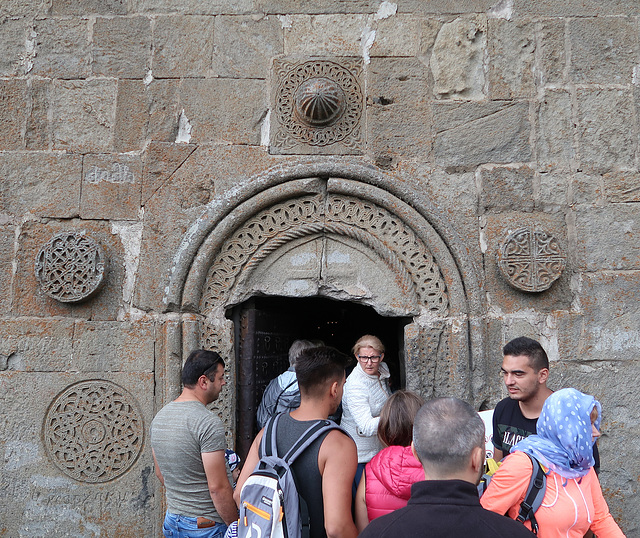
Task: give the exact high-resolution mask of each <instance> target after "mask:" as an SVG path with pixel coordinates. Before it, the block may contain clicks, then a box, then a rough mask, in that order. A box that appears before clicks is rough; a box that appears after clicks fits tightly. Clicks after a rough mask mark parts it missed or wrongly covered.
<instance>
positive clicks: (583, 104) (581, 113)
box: [577, 89, 638, 172]
mask: <svg viewBox="0 0 640 538" xmlns="http://www.w3.org/2000/svg"><path fill="white" fill-rule="evenodd" d="M577 101H578V111H577V125H578V140H579V141H578V144H579V149H578V151H579V159H580V162H581V163H582V165H583V166H586V167H588V168H590V169H592V170H594V171H604V172H608V171H610V170H611V169H612V168H623V169H625V168H626V169H633V168H634V167H635V160H634V156H635V153H636V151H637V149H638V137H637V135H636V134H635V132H634V131H635V125H634V122H633V112H634V107H633V100H632V97H631V95H630V93H629V92H627V91H626V90H619V89H612V90H591V89H578V90H577Z"/></svg>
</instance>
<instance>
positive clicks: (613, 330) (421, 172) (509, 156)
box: [0, 0, 640, 537]
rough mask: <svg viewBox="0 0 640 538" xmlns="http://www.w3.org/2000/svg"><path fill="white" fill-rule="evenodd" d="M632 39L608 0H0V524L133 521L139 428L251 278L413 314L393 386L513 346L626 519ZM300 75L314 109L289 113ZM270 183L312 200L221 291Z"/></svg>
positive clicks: (635, 59) (52, 528)
mask: <svg viewBox="0 0 640 538" xmlns="http://www.w3.org/2000/svg"><path fill="white" fill-rule="evenodd" d="M639 31H640V3H638V2H635V1H631V0H579V1H578V0H562V1H560V0H544V1H542V0H538V1H536V2H532V1H529V0H502V1H497V0H465V1H461V0H455V1H454V0H430V1H428V2H424V1H415V0H402V1H398V2H397V3H391V2H380V1H375V2H364V1H361V0H349V1H338V0H317V1H315V2H294V1H287V0H273V1H267V0H242V1H235V2H230V1H222V0H219V1H204V0H184V1H182V2H175V1H173V0H171V1H169V0H126V1H125V0H106V1H104V0H100V1H98V0H89V1H84V2H80V1H75V0H47V1H44V0H39V1H31V0H5V1H3V2H1V3H0V123H1V125H2V129H0V269H1V270H0V290H2V292H1V293H0V330H1V335H2V337H1V338H0V387H1V389H2V390H0V401H1V407H0V409H2V414H3V417H4V420H3V421H2V424H1V425H0V433H1V435H0V449H1V451H2V453H3V458H2V459H1V460H0V505H1V506H2V507H3V509H2V510H1V511H0V536H8V537H9V536H10V537H15V536H52V535H57V536H66V535H73V536H134V535H135V536H157V535H159V534H160V526H159V524H160V521H161V514H162V512H163V492H162V490H161V488H160V487H159V485H158V482H157V480H156V479H155V477H154V476H153V465H152V459H151V455H150V452H151V451H150V447H149V443H148V436H147V433H148V428H149V424H150V421H151V419H152V417H153V415H154V413H155V412H156V411H157V409H158V408H159V407H161V406H162V405H164V404H165V403H166V402H167V401H169V400H170V399H171V398H172V397H174V396H175V394H176V393H177V392H178V391H179V370H180V364H181V363H180V361H181V360H182V359H183V357H184V356H185V355H184V351H185V350H189V349H190V348H192V347H194V346H196V345H201V344H202V345H204V344H206V345H209V346H212V347H216V348H218V349H220V350H221V351H223V352H224V353H225V354H226V355H227V356H229V357H233V353H234V341H233V338H234V337H233V330H232V329H233V325H232V323H231V321H229V320H227V319H226V318H225V317H224V309H225V308H226V307H228V306H232V305H233V304H237V303H238V302H239V301H241V300H243V299H244V298H246V297H248V296H251V295H252V294H253V293H258V292H260V293H266V294H279V293H280V294H282V295H288V296H296V295H297V294H300V295H304V296H312V295H314V294H318V295H320V294H325V296H328V297H332V298H335V299H340V300H349V301H355V302H362V303H364V304H369V305H372V306H374V307H375V308H376V309H377V310H378V311H379V312H383V313H385V314H386V315H390V314H394V315H403V316H409V317H411V318H412V322H411V323H410V324H409V325H408V326H407V328H406V331H405V361H406V363H407V369H410V370H411V372H412V373H415V374H416V375H415V377H414V378H412V379H413V380H412V381H411V383H413V385H412V386H413V387H414V388H416V389H418V390H421V391H423V392H424V393H425V394H427V395H430V394H448V393H449V394H450V393H453V394H455V395H462V396H464V397H466V398H467V399H469V400H470V401H473V402H474V403H475V404H476V405H477V406H478V407H480V406H481V405H482V406H483V407H491V406H492V405H494V404H495V402H496V401H498V399H500V398H501V397H503V396H504V393H503V389H502V386H501V381H500V378H499V377H498V369H499V366H500V362H501V353H500V348H501V346H502V345H504V343H505V342H506V341H508V340H509V339H511V338H512V337H514V336H518V335H527V336H531V337H534V338H537V339H539V340H540V341H541V342H542V343H543V345H544V346H545V347H546V349H547V350H548V351H549V355H550V358H551V360H552V368H551V369H552V373H551V385H552V386H553V387H554V388H560V387H563V386H575V387H577V388H579V389H581V390H583V391H585V392H589V393H592V394H595V395H596V397H597V398H598V399H599V400H600V401H601V402H602V404H603V409H604V421H603V428H602V429H603V437H602V438H601V441H600V447H601V454H602V472H601V481H602V485H603V489H604V491H605V496H606V498H607V500H608V502H609V504H610V507H611V511H612V513H613V515H614V517H615V518H616V519H617V520H618V521H619V522H620V525H621V527H622V528H623V530H624V531H625V532H626V533H627V535H628V536H635V535H637V534H638V533H639V532H640V516H639V515H638V514H637V510H635V509H634V508H635V507H636V505H637V500H636V499H637V495H638V476H639V475H640V464H639V463H638V462H639V461H640V449H639V448H638V443H637V439H638V436H639V434H640V425H639V423H638V419H637V417H638V414H639V412H640V404H639V403H638V397H637V395H636V393H635V389H634V388H633V387H634V386H635V381H634V380H635V379H637V378H638V377H639V376H640V362H639V360H638V353H639V351H640V330H639V328H638V327H639V321H640V310H639V307H638V304H639V299H640V297H638V295H640V292H639V291H638V290H640V285H639V284H640V255H639V254H640V248H639V246H638V245H640V240H639V239H640V238H639V227H640V203H639V202H640V173H639V171H638V166H639V162H638V159H639V153H638V152H639V147H638V134H639V125H638V122H639V119H638V113H639V112H640V109H639V106H640V86H639V85H638V84H639V83H638V69H640V67H639V66H640V43H639ZM311 79H314V80H315V79H322V80H323V81H324V82H323V84H325V86H322V87H321V88H320V90H319V91H320V93H321V94H322V95H324V96H325V97H327V96H328V97H327V98H329V100H330V101H331V99H333V97H331V96H335V95H337V96H338V98H337V100H338V101H339V103H340V105H339V106H338V108H336V109H334V110H332V111H331V110H330V111H329V112H328V114H329V115H330V116H331V114H334V116H331V117H321V118H315V120H317V121H315V123H314V122H309V121H308V120H309V118H305V117H304V110H302V109H301V108H300V107H299V104H300V102H301V99H302V100H304V98H305V96H307V97H308V96H309V95H312V94H313V91H315V89H317V87H316V86H308V87H307V86H304V84H306V83H307V82H308V81H309V80H311ZM327 80H328V81H329V82H328V83H327V82H326V81H327ZM303 86H304V87H303ZM301 87H302V88H303V89H306V90H308V92H307V94H305V93H304V92H302V90H300V91H299V88H301ZM300 92H302V97H301V94H300ZM323 92H324V93H323ZM332 102H333V101H332ZM296 107H297V108H296ZM301 110H302V112H301ZM287 200H289V201H290V203H292V204H294V205H295V207H302V206H304V204H306V203H311V202H307V201H305V200H314V202H313V203H316V202H317V203H318V207H324V208H325V209H323V211H326V214H325V213H319V212H318V211H319V210H317V211H316V212H315V213H314V214H313V215H310V217H313V218H309V219H308V221H305V222H302V223H301V222H300V219H299V218H297V217H295V218H294V217H292V216H287V217H286V218H283V219H281V222H284V223H285V226H286V227H287V230H289V231H291V233H292V234H293V235H291V237H288V236H287V237H286V241H287V242H286V244H284V243H285V241H284V240H283V244H280V243H278V242H277V241H276V243H269V242H268V241H272V239H273V238H271V237H270V238H267V239H264V241H262V242H260V241H258V242H254V243H255V245H253V246H252V248H253V249H254V250H252V251H251V252H250V253H249V254H250V256H253V258H251V259H249V260H248V261H246V263H247V265H239V266H238V267H236V269H238V273H239V274H240V277H238V278H239V280H238V281H237V285H236V284H233V286H231V285H230V287H228V288H225V289H226V290H227V291H228V298H227V299H225V300H224V301H218V300H217V295H216V293H214V292H215V290H217V288H215V286H214V284H215V281H216V273H215V271H216V269H215V268H216V267H218V266H219V265H216V264H219V263H222V262H221V261H220V259H221V258H220V248H221V246H222V245H225V244H229V241H231V240H232V239H233V238H234V237H236V236H237V237H239V239H237V241H236V243H233V244H238V242H240V243H242V241H243V239H242V233H241V232H243V231H245V230H248V229H249V228H250V226H253V225H254V224H252V223H253V222H254V221H253V220H252V219H254V220H255V218H257V217H258V216H260V215H263V217H262V218H263V221H264V219H266V220H267V221H269V222H271V220H272V218H271V216H272V215H273V214H274V211H277V210H279V209H278V207H279V206H278V204H280V203H283V202H284V201H287ZM296 204H297V205H296ZM336 204H338V205H340V204H342V205H341V206H340V207H347V206H349V207H356V209H354V211H356V213H357V215H359V218H360V219H361V220H359V221H358V220H357V219H356V220H352V221H350V222H347V221H346V220H340V219H339V218H335V219H333V220H332V218H330V216H331V215H332V214H333V213H332V211H334V213H335V208H336V207H338V205H336ZM349 204H351V205H349ZM292 207H293V206H292ZM296 211H298V210H296ZM300 211H302V210H300ZM345 211H346V210H345ZM302 212H304V211H302ZM354 214H355V213H354ZM318 215H321V218H320V217H318ZM350 215H351V213H350ZM381 215H382V216H381ZM367 219H368V220H367ZM375 219H378V220H376V223H377V224H375V225H374V224H372V222H373V220H375ZM380 219H382V221H383V224H382V225H380V222H381V221H380ZM364 220H367V222H364ZM279 222H280V221H279ZM294 224H295V225H294ZM388 225H389V226H391V225H393V226H397V228H398V230H401V231H402V233H403V234H405V235H404V236H403V237H410V239H407V240H403V242H402V244H400V243H396V242H395V241H396V240H395V239H393V237H396V236H393V237H391V236H389V235H385V234H386V233H387V232H385V231H383V230H382V229H383V228H385V227H386V226H388ZM381 226H382V227H381ZM294 228H295V229H294ZM385 229H387V228H385ZM294 232H295V233H294ZM282 233H283V234H284V233H285V232H282ZM287 233H289V232H287ZM394 233H395V232H394ZM234 234H236V235H235V236H234ZM238 234H240V235H239V236H238ZM296 234H297V235H296ZM305 234H306V235H305ZM311 234H316V235H311ZM285 235H286V234H285ZM294 235H295V237H294ZM279 237H281V236H279V235H278V234H277V233H275V235H274V238H275V239H273V240H274V241H275V240H277V239H278V238H279ZM303 238H309V240H308V241H307V240H306V239H303ZM225 241H227V243H225ZM327 245H329V246H330V249H328V250H327V249H326V248H325V247H326V246H327ZM407 245H409V246H407ZM415 245H418V246H419V248H418V247H416V246H415ZM420 245H421V246H420ZM530 246H533V247H535V248H536V249H537V250H536V251H535V252H528V251H527V250H526V249H527V248H528V247H530ZM285 248H286V249H288V250H287V253H285V252H284V250H282V249H285ZM260 249H262V250H260ZM416 249H418V250H420V249H422V250H420V252H422V251H423V250H425V249H426V251H428V253H427V254H420V255H419V256H422V258H420V259H421V260H422V262H421V263H424V259H427V258H428V259H429V260H432V262H433V263H432V264H431V265H428V264H427V265H428V267H429V268H430V269H429V270H433V271H435V273H434V274H436V273H438V271H439V272H440V273H439V275H440V276H439V277H438V278H435V277H434V279H427V280H428V281H429V282H431V283H433V282H436V281H437V282H443V283H444V284H443V285H441V284H438V286H440V287H439V288H438V290H439V291H438V292H437V293H440V292H442V293H444V295H446V301H448V302H447V303H446V309H445V308H443V309H439V307H434V306H433V305H434V304H435V303H434V302H433V301H434V299H433V297H434V295H433V293H431V292H424V290H425V289H427V288H428V286H427V284H424V282H423V281H425V280H424V274H422V271H424V270H425V269H424V268H425V267H426V266H425V265H424V264H423V265H420V266H418V268H416V266H413V265H412V263H413V261H412V260H413V259H414V258H412V256H414V254H411V253H415V252H417V251H418V250H416ZM325 250H326V252H325ZM387 251H388V252H387ZM241 252H244V251H242V250H241ZM327 252H328V253H329V254H331V252H333V253H334V254H335V255H333V256H330V255H327ZM407 253H409V254H407ZM293 254H295V256H294V255H293ZM301 255H302V256H301ZM316 255H317V256H318V260H320V261H319V262H318V263H317V264H316V265H314V264H313V263H310V264H309V266H308V267H307V266H302V265H300V264H299V263H298V261H299V260H300V259H305V260H307V259H315V258H314V256H316ZM287 256H289V257H287ZM345 256H346V257H348V256H351V257H352V258H351V259H352V260H365V259H374V260H376V261H375V263H377V264H379V265H380V267H381V268H383V269H381V271H382V272H378V273H376V272H375V271H373V270H371V271H370V272H366V271H365V272H357V271H355V270H354V269H353V267H351V265H353V264H351V265H349V264H346V265H344V266H341V265H339V262H340V260H344V259H347V258H346V257H345ZM294 258H295V260H298V261H296V263H297V264H298V265H295V264H294V261H293V260H294ZM252 260H254V261H252ZM255 260H258V261H259V262H260V264H261V265H260V266H259V267H258V268H256V264H258V261H255ZM336 260H337V261H336ZM225 263H227V262H225ZM229 263H231V262H229ZM229 263H227V265H229ZM237 263H238V264H244V263H245V261H244V260H240V261H238V262H237ZM430 263H431V262H430ZM332 264H333V265H332ZM294 265H295V267H294ZM360 265H364V262H363V263H361V264H360ZM231 266H233V263H231ZM212 267H213V269H211V268H212ZM434 268H435V269H434ZM248 269H251V272H249V271H248ZM219 274H220V273H218V275H219ZM243 274H246V276H245V277H242V275H243ZM379 275H389V276H388V277H385V278H388V280H389V281H390V282H391V280H392V279H395V280H394V281H393V282H392V283H389V284H384V282H383V283H380V282H376V276H378V277H379ZM234 278H235V277H234ZM421 279H422V280H421ZM438 279H440V280H438ZM303 280H305V281H307V282H313V283H315V284H314V286H315V287H314V286H311V287H310V288H308V289H310V290H312V291H305V292H302V291H300V290H301V288H300V287H296V286H295V285H294V284H296V283H300V282H302V281H303ZM420 282H422V284H421V283H420ZM212 283H213V284H212ZM376 284H378V285H380V289H379V290H376V289H374V288H375V286H376ZM421 286H422V287H421ZM425 286H427V288H425ZM305 289H307V288H305ZM212 290H213V291H212ZM327 290H328V291H327ZM412 290H413V291H412ZM415 290H417V291H415ZM420 290H423V292H424V297H423V296H421V295H420V293H421V292H420ZM445 291H446V293H445ZM225 293H226V292H225ZM437 293H436V295H437ZM225 297H227V296H225ZM438 300H440V299H438ZM425 357H427V358H425ZM233 364H234V363H233V359H232V361H231V375H232V376H233V375H235V373H234V366H233ZM219 407H220V410H221V411H223V413H224V416H225V420H227V422H228V423H229V425H230V428H231V430H233V427H234V425H233V421H232V420H231V417H233V416H234V414H235V399H234V394H233V390H228V391H227V394H226V396H225V399H224V400H223V401H222V402H221V404H220V406H219ZM240 412H242V410H240ZM113 440H115V441H113ZM231 441H232V437H230V442H231Z"/></svg>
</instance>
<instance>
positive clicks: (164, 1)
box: [130, 0, 282, 15]
mask: <svg viewBox="0 0 640 538" xmlns="http://www.w3.org/2000/svg"><path fill="white" fill-rule="evenodd" d="M130 9H131V10H132V11H133V12H135V13H160V14H163V15H172V14H178V15H222V14H225V15H232V14H233V15H242V14H248V13H255V12H259V13H264V11H263V10H260V11H256V1H255V0H210V1H207V2H203V1H202V0H184V1H183V2H174V0H131V8H130ZM278 13H282V12H281V11H278Z"/></svg>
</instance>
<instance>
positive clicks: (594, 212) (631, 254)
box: [576, 204, 640, 271]
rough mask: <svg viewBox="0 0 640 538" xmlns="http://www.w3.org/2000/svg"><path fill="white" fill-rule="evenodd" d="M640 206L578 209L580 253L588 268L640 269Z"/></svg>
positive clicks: (578, 246)
mask: <svg viewBox="0 0 640 538" xmlns="http://www.w3.org/2000/svg"><path fill="white" fill-rule="evenodd" d="M638 233H640V205H638V204H617V205H615V206H608V207H603V208H598V207H585V206H580V207H578V208H577V209H576V234H577V238H578V244H577V256H578V258H577V259H578V263H579V264H580V267H582V268H584V269H585V270H587V271H597V270H600V271H602V270H619V269H622V270H629V269H640V238H639V237H638Z"/></svg>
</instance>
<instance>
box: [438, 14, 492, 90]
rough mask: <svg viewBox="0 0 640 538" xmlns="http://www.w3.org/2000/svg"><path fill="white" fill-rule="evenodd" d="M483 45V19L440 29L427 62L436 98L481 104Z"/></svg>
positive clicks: (457, 21) (459, 20)
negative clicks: (478, 101) (479, 102)
mask: <svg viewBox="0 0 640 538" xmlns="http://www.w3.org/2000/svg"><path fill="white" fill-rule="evenodd" d="M486 43H487V20H486V18H485V17H482V16H477V17H460V18H457V19H455V20H454V21H452V22H448V23H446V24H444V25H443V26H442V28H441V29H440V31H439V32H438V36H437V37H436V40H435V44H434V46H433V51H432V54H431V60H430V67H431V72H432V73H433V78H434V81H435V82H434V87H433V93H434V95H435V96H436V98H438V99H460V100H481V99H484V98H485V97H486V96H485V93H484V92H485V90H484V87H485V76H484V54H485V49H486Z"/></svg>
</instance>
